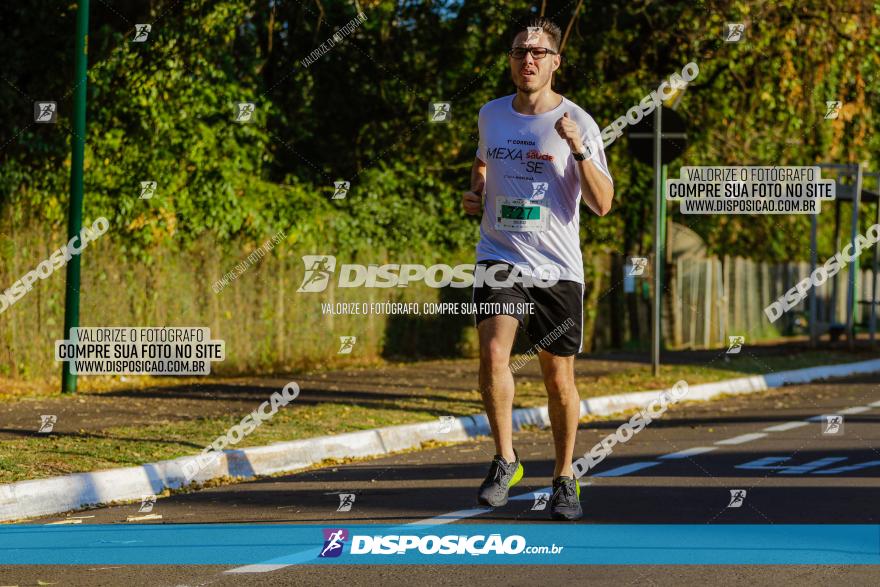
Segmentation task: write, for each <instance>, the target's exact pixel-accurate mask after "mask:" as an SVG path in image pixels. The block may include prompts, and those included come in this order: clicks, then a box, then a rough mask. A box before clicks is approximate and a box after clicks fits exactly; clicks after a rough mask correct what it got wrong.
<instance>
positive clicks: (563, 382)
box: [538, 350, 580, 479]
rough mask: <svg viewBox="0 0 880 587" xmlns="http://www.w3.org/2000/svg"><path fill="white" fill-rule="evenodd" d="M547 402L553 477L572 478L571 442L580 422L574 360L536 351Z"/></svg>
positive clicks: (572, 449)
mask: <svg viewBox="0 0 880 587" xmlns="http://www.w3.org/2000/svg"><path fill="white" fill-rule="evenodd" d="M538 359H539V360H540V362H541V372H542V373H543V375H544V386H545V387H546V388H547V403H548V411H549V413H550V426H551V428H552V430H553V444H554V447H555V449H556V467H555V468H554V469H553V478H554V479H555V478H557V477H559V476H561V475H564V476H566V477H571V478H572V479H573V478H574V471H573V470H572V468H571V461H572V457H573V456H574V441H575V436H576V434H577V428H578V421H579V420H580V397H579V396H578V392H577V387H576V386H575V383H574V357H573V356H571V357H559V356H556V355H553V354H551V353H548V352H547V351H544V350H541V351H539V352H538Z"/></svg>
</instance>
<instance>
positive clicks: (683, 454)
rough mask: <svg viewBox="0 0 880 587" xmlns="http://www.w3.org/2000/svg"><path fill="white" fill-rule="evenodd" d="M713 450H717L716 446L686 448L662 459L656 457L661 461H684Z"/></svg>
mask: <svg viewBox="0 0 880 587" xmlns="http://www.w3.org/2000/svg"><path fill="white" fill-rule="evenodd" d="M713 450H718V447H717V446H695V447H693V448H686V449H684V450H680V451H678V452H671V453H669V454H668V455H663V456H662V457H658V458H661V459H686V458H688V457H692V456H694V455H701V454H703V453H707V452H712V451H713Z"/></svg>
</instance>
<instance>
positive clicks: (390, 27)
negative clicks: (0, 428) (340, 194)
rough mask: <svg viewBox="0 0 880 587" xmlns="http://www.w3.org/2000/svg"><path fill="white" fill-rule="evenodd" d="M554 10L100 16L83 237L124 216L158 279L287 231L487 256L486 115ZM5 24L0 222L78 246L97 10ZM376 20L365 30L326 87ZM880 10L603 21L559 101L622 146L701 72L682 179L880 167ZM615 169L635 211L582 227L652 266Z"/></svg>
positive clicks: (829, 3) (745, 234) (737, 239)
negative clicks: (75, 218) (34, 112)
mask: <svg viewBox="0 0 880 587" xmlns="http://www.w3.org/2000/svg"><path fill="white" fill-rule="evenodd" d="M541 4H542V3H530V2H525V1H521V0H516V1H511V2H503V3H502V2H474V1H463V2H451V1H445V2H444V1H437V2H432V1H405V2H400V1H391V0H370V1H364V2H349V1H347V0H346V1H343V0H322V1H321V2H315V3H311V2H292V1H288V0H202V1H199V2H191V3H189V2H188V3H178V2H173V1H171V0H167V1H159V2H149V3H148V2H145V1H136V0H132V1H130V2H123V3H119V4H114V9H113V10H110V9H108V8H103V7H100V6H98V7H96V6H93V8H92V22H91V34H90V56H89V59H90V68H89V80H88V83H89V105H88V136H87V137H86V139H87V141H86V144H87V151H86V174H85V181H86V198H85V202H86V209H85V217H86V219H90V218H94V217H95V216H98V215H106V216H107V217H108V218H110V220H111V224H112V226H113V230H114V231H115V232H117V233H119V234H122V235H124V236H125V237H126V239H125V240H126V242H127V243H128V245H127V246H128V247H130V250H131V252H132V253H133V254H136V255H138V256H139V257H141V258H143V259H145V260H149V259H151V258H152V257H153V256H154V255H153V254H152V251H155V249H156V247H170V248H172V249H174V248H187V247H190V246H191V244H192V243H193V242H194V241H195V240H197V239H199V238H201V237H202V236H203V235H204V234H206V233H207V234H210V235H213V236H214V237H216V238H218V239H224V240H228V239H233V238H236V239H237V238H244V239H246V240H248V239H249V240H251V241H253V242H256V241H257V240H259V239H261V238H263V237H264V236H265V235H266V234H273V233H274V232H277V231H278V230H282V229H284V230H286V231H287V233H288V234H289V235H290V240H291V242H293V243H305V244H307V245H309V246H315V247H323V248H325V249H328V250H333V251H337V252H340V253H342V252H349V253H350V254H354V253H355V252H358V251H370V250H383V251H387V252H388V253H389V254H391V253H394V252H400V251H414V250H416V251H432V252H435V253H436V252H440V251H449V252H451V251H461V250H463V249H466V248H469V247H472V246H473V245H474V243H475V241H476V238H477V226H476V223H475V222H473V220H472V219H470V218H466V217H465V216H464V214H463V213H462V212H461V210H460V205H459V194H460V192H461V191H462V190H463V189H466V188H467V185H468V177H469V167H470V163H471V161H472V160H473V153H474V149H475V146H476V142H477V136H476V118H477V111H478V109H479V107H480V106H481V105H482V104H484V103H485V102H487V101H489V100H491V99H493V98H496V97H498V96H501V95H505V94H508V93H512V91H513V88H512V86H511V84H510V82H509V73H508V71H507V60H506V58H505V57H504V52H505V50H506V48H507V46H508V43H509V39H510V33H511V32H512V31H513V30H515V29H516V28H517V27H516V22H517V20H518V19H519V18H520V17H522V16H523V15H526V14H528V13H530V12H531V13H532V14H534V13H535V12H536V11H537V10H538V6H540V5H541ZM571 7H572V3H570V2H563V1H550V2H547V3H546V14H547V15H548V16H551V17H553V18H555V19H556V20H557V21H558V22H559V24H560V26H561V27H562V28H563V31H564V30H565V29H566V27H567V25H568V24H569V22H568V19H569V18H570V15H571ZM0 10H2V11H3V13H4V23H9V24H8V26H5V29H4V32H5V36H4V38H3V39H0V50H2V51H3V54H4V56H6V57H7V59H6V60H5V61H6V63H7V65H8V66H9V67H10V70H9V71H8V72H7V73H4V78H6V81H5V82H4V83H2V84H0V111H2V112H3V114H5V115H6V117H5V120H9V121H11V124H9V125H5V126H6V128H5V129H4V130H2V131H0V144H2V145H4V148H2V149H0V163H2V167H0V207H9V206H10V205H12V208H13V212H14V217H15V218H17V219H18V220H22V221H23V220H28V219H30V220H35V221H37V222H39V223H43V224H46V225H48V226H51V227H54V228H58V227H63V225H64V222H65V218H66V212H67V210H66V201H67V182H68V177H69V168H70V160H69V136H70V132H71V129H70V124H69V113H70V110H71V92H70V88H71V87H72V86H73V82H72V80H71V79H70V78H71V77H72V71H73V63H72V61H73V58H72V55H71V54H70V53H71V51H70V48H71V47H72V45H73V42H72V38H73V32H74V26H73V15H74V13H75V5H70V6H66V7H60V8H52V9H50V8H47V7H46V6H45V4H44V3H38V2H24V3H12V4H9V5H6V6H4V7H3V8H2V9H0ZM358 10H363V12H364V13H365V14H366V16H367V20H366V22H364V23H363V24H362V25H360V26H359V27H357V28H356V30H354V31H353V32H352V33H351V34H350V35H348V36H346V37H344V38H342V39H340V40H338V41H337V42H335V45H334V46H333V47H332V49H330V50H329V51H328V52H327V53H326V54H323V55H321V56H320V57H318V58H317V60H316V61H315V62H314V63H311V64H309V65H308V66H306V65H304V64H303V59H304V58H305V57H306V56H308V55H309V54H311V53H312V51H314V50H315V49H316V48H318V47H320V46H321V44H322V43H323V42H325V41H327V39H329V38H331V37H332V36H333V34H334V32H335V31H336V30H338V29H339V28H340V27H342V26H343V25H345V24H346V23H348V22H349V21H350V20H351V19H352V18H354V17H355V15H356V14H357V12H358ZM878 11H880V8H877V7H876V6H874V7H873V8H870V7H869V5H868V4H867V3H862V2H856V6H855V7H854V6H853V3H852V2H844V0H809V1H807V2H800V1H797V2H796V1H795V0H783V1H780V2H774V3H756V2H741V1H718V2H704V1H697V2H678V3H657V2H647V1H645V0H641V1H636V2H598V1H590V2H585V3H584V5H583V7H582V8H581V11H580V13H579V14H578V16H577V18H576V20H575V21H574V23H573V26H572V29H571V33H570V36H569V38H568V39H567V44H566V47H565V51H564V57H563V66H562V68H561V69H560V71H559V72H558V74H557V78H556V87H557V89H558V91H560V92H562V93H564V94H565V95H567V96H569V97H570V98H572V99H573V100H574V101H575V102H577V103H579V104H580V105H582V106H583V107H584V108H585V109H586V110H587V111H588V112H590V113H591V114H592V115H593V117H594V118H595V119H596V121H597V122H598V123H599V125H600V127H604V126H606V125H608V124H609V123H610V122H611V121H613V120H614V119H615V118H617V117H619V116H621V115H623V114H625V112H626V110H627V109H629V108H630V107H631V106H633V105H634V104H637V103H638V101H639V100H640V99H641V98H642V97H643V96H644V95H645V94H647V93H648V92H649V91H650V90H652V89H655V88H656V86H657V84H658V83H659V81H660V80H661V79H662V78H664V77H667V76H668V75H669V74H671V73H672V72H674V71H678V70H680V69H681V67H682V66H683V65H684V64H685V63H687V62H688V61H696V62H697V63H698V64H699V67H700V75H699V77H698V78H697V80H695V82H694V83H693V84H692V86H691V87H690V88H689V89H688V90H687V92H686V94H685V97H684V99H683V101H682V104H681V107H680V109H679V112H680V113H681V114H682V115H683V116H684V117H685V119H686V120H688V123H689V128H688V132H689V134H690V147H689V150H688V151H687V153H686V155H685V156H684V157H683V158H682V159H681V160H680V161H678V162H676V164H674V165H673V166H671V168H670V177H675V176H677V174H678V166H679V165H681V164H685V163H687V164H688V165H701V164H728V165H747V164H764V165H786V164H790V165H804V164H808V163H813V162H818V161H836V162H851V161H859V160H862V161H869V163H870V164H871V165H873V166H874V167H876V164H877V162H876V160H875V159H872V155H871V154H872V153H875V152H877V150H878V147H880V144H878V141H880V137H878V134H877V133H874V132H871V131H873V129H874V126H876V123H874V122H873V114H872V112H873V109H874V106H875V103H876V101H877V94H876V92H874V91H873V90H872V89H873V88H875V87H876V83H877V81H880V71H878V64H880V58H878V47H880V36H878V35H880V33H878V27H877V24H878V22H877V21H878ZM119 14H122V15H123V16H124V19H120V17H119ZM737 20H741V21H743V22H746V23H747V31H746V39H745V41H744V42H742V43H724V42H723V37H722V35H723V32H724V24H725V23H726V22H733V21H737ZM34 22H39V23H40V26H33V23H34ZM134 22H151V23H153V29H152V31H151V33H150V37H149V40H148V41H147V42H145V43H132V42H131V36H132V30H131V23H134ZM35 47H36V48H38V50H31V49H32V48H35ZM47 72H48V73H50V74H51V75H45V73H47ZM57 72H61V74H59V75H56V73H57ZM50 98H52V99H56V100H57V101H58V102H59V107H60V121H59V124H58V125H34V124H32V123H31V122H30V120H29V119H30V116H31V107H32V99H50ZM828 99H840V100H843V101H844V102H845V104H846V105H845V107H844V109H843V111H842V114H841V117H840V119H839V120H838V121H826V120H824V119H823V114H824V103H825V100H828ZM434 100H448V101H451V102H452V104H453V106H452V122H451V123H450V124H431V123H429V122H428V105H429V102H431V101H434ZM237 102H254V103H255V104H256V111H257V115H256V120H255V122H254V123H251V124H241V123H236V122H234V121H233V113H234V107H235V104H236V103H237ZM608 156H609V159H610V162H611V169H612V173H613V174H614V176H615V185H616V198H615V208H614V209H613V211H612V213H611V214H610V215H609V216H607V217H605V218H601V219H600V218H596V217H595V216H593V215H592V214H590V213H589V212H588V211H584V213H583V214H584V217H583V218H584V222H583V223H582V225H583V228H582V234H583V237H584V242H585V246H586V247H592V248H595V249H605V250H608V251H617V252H621V253H634V252H637V251H644V250H645V249H646V248H647V247H648V246H649V242H650V232H651V230H650V227H651V219H652V216H653V204H652V193H653V188H652V181H653V179H652V174H651V172H650V170H649V169H648V168H647V167H645V166H644V165H642V164H641V163H637V162H635V161H634V160H633V159H632V158H631V156H630V155H629V153H628V151H627V148H626V138H625V137H623V138H620V139H618V140H617V141H616V142H615V143H614V144H612V145H611V146H610V147H609V149H608ZM146 180H155V181H157V182H158V187H157V192H156V196H155V197H154V198H153V199H151V200H141V199H139V198H138V195H139V190H140V182H141V181H146ZM335 180H348V181H350V182H351V190H350V192H349V196H348V198H347V199H345V200H331V199H330V196H331V194H332V192H333V187H332V186H333V181H335ZM829 208H830V206H826V210H828V209H829ZM672 214H673V218H674V219H675V220H676V221H678V222H682V223H684V224H687V225H689V226H690V227H691V228H693V229H694V230H696V231H697V232H698V233H700V234H701V235H702V236H703V237H704V238H705V239H706V241H707V243H708V245H709V247H710V250H711V251H712V252H715V253H726V254H736V255H744V256H750V257H752V258H756V259H764V260H767V259H804V258H807V256H808V254H809V246H808V240H807V239H808V236H807V235H808V230H807V227H808V218H807V217H797V216H778V217H777V216H744V217H733V216H705V217H696V216H692V217H683V216H681V215H680V214H678V213H677V212H676V211H675V210H674V209H673V210H672ZM828 220H830V215H829V214H823V234H822V241H821V245H822V247H823V250H829V249H830V248H831V247H832V246H833V243H831V242H830V236H829V234H828V233H829V232H830V224H831V223H830V222H829V221H828ZM865 225H866V226H867V222H866V224H865ZM4 230H6V227H4ZM829 252H830V251H829Z"/></svg>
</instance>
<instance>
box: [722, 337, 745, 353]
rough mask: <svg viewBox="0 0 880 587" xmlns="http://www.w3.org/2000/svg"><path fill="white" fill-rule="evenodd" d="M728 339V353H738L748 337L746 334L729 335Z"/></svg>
mask: <svg viewBox="0 0 880 587" xmlns="http://www.w3.org/2000/svg"><path fill="white" fill-rule="evenodd" d="M727 341H728V344H729V346H728V347H727V354H728V355H736V354H738V353H739V352H740V351H741V350H742V348H743V345H744V344H745V342H746V337H745V336H728V337H727Z"/></svg>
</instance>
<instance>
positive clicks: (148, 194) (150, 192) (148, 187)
mask: <svg viewBox="0 0 880 587" xmlns="http://www.w3.org/2000/svg"><path fill="white" fill-rule="evenodd" d="M154 195H156V182H155V181H142V182H141V197H140V199H141V200H149V199H150V198H152V197H153V196H154Z"/></svg>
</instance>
